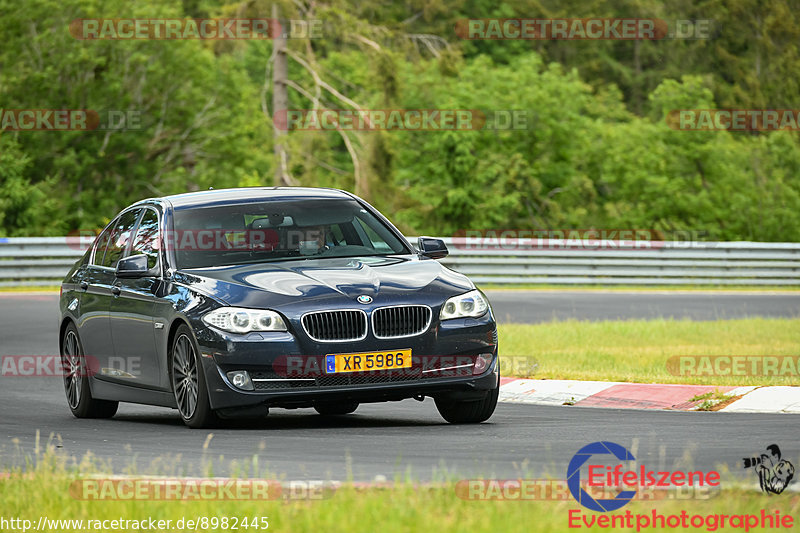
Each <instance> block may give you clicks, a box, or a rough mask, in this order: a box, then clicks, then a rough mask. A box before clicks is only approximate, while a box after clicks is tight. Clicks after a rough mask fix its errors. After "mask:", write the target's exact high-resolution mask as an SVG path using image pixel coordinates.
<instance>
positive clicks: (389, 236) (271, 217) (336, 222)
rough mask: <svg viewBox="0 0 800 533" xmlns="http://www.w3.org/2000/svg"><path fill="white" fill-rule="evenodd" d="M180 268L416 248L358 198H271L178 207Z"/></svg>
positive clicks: (174, 239)
mask: <svg viewBox="0 0 800 533" xmlns="http://www.w3.org/2000/svg"><path fill="white" fill-rule="evenodd" d="M174 230H175V231H174V232H172V234H170V235H167V238H169V239H171V240H172V243H171V246H172V248H173V249H174V250H175V255H176V259H177V262H178V268H208V267H215V266H224V265H235V264H244V263H262V262H269V261H286V260H303V259H317V258H322V257H359V256H375V255H393V254H404V253H410V251H409V250H408V248H407V246H406V245H405V244H404V243H403V242H402V241H401V240H400V239H398V238H397V237H396V236H395V234H394V233H393V232H392V231H391V230H390V229H389V228H388V227H386V225H385V224H384V223H383V222H381V221H380V220H378V219H377V218H376V217H375V216H374V215H372V213H370V212H369V211H367V210H366V209H365V208H363V207H362V206H361V205H360V204H359V203H358V202H356V201H355V200H344V199H341V200H339V199H325V200H321V199H315V200H270V201H263V202H258V203H242V204H230V205H224V206H213V207H203V208H184V209H176V210H175V213H174Z"/></svg>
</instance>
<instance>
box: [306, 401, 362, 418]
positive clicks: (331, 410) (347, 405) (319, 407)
mask: <svg viewBox="0 0 800 533" xmlns="http://www.w3.org/2000/svg"><path fill="white" fill-rule="evenodd" d="M314 409H315V410H316V411H317V412H318V413H319V414H321V415H324V416H337V415H349V414H350V413H352V412H355V410H356V409H358V402H341V403H319V404H316V405H314Z"/></svg>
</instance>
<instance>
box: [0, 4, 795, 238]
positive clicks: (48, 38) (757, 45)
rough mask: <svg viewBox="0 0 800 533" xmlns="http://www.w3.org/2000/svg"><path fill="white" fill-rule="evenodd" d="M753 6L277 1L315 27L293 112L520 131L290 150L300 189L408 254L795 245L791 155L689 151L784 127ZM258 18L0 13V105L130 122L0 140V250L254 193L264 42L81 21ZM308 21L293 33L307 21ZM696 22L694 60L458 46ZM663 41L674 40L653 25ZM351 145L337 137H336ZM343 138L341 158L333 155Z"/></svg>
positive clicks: (620, 45) (267, 48) (780, 142)
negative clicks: (739, 122) (737, 115)
mask: <svg viewBox="0 0 800 533" xmlns="http://www.w3.org/2000/svg"><path fill="white" fill-rule="evenodd" d="M764 4H765V3H763V2H757V1H756V0H737V1H736V2H733V3H730V2H724V3H723V2H720V1H719V0H702V1H700V2H693V1H689V0H671V1H670V2H668V3H666V4H664V3H661V2H656V1H655V0H624V1H622V2H618V1H614V2H611V1H609V0H591V1H589V2H585V1H582V2H577V1H575V0H567V1H563V0H559V1H558V2H556V1H554V0H504V1H501V2H499V3H498V2H489V1H487V0H436V1H435V2H430V1H425V0H411V1H409V2H405V3H388V4H375V3H372V4H370V3H364V2H351V1H348V0H324V1H322V2H315V3H312V4H308V7H306V5H305V3H300V2H289V1H288V0H283V1H281V2H279V6H280V9H281V11H282V14H283V16H284V17H286V18H294V19H300V18H311V19H321V20H322V21H323V23H324V26H323V32H324V35H323V37H322V38H320V39H290V40H289V49H290V51H291V53H292V54H293V55H294V56H297V57H302V58H303V61H304V62H305V64H302V63H301V62H299V61H297V60H296V59H294V58H292V59H290V61H289V78H290V79H291V80H292V82H293V83H295V84H296V85H297V87H300V88H304V91H300V90H297V88H296V87H291V88H290V91H289V98H290V107H291V108H293V109H309V108H311V107H313V105H314V103H313V102H312V100H311V99H310V98H309V96H313V97H315V98H318V99H319V102H318V104H319V106H320V107H324V108H334V109H336V108H346V109H349V108H350V107H351V105H350V103H349V102H346V101H345V100H344V99H343V98H342V97H340V96H338V95H336V94H334V93H332V92H331V91H328V90H324V89H321V88H318V87H317V86H316V81H315V77H314V75H313V74H312V73H311V72H310V70H313V71H314V72H315V73H316V75H317V76H319V79H321V80H322V81H323V82H325V83H327V84H329V85H330V86H332V87H334V88H335V89H336V91H338V92H339V93H340V94H341V95H342V96H346V97H347V98H348V99H350V100H352V101H354V102H356V103H357V104H358V105H359V106H361V107H362V108H364V109H393V108H398V109H469V110H479V111H480V112H482V113H484V114H485V115H486V116H487V117H488V118H489V122H490V124H491V123H492V122H493V120H494V119H496V118H497V116H498V115H499V114H502V113H503V112H506V111H508V112H510V111H513V110H516V111H521V112H523V113H524V114H525V118H526V120H527V124H526V125H525V127H523V128H521V129H498V128H494V127H491V126H487V127H486V128H484V129H480V130H478V131H380V132H354V131H349V132H343V133H341V134H340V133H338V132H335V131H328V132H313V131H294V132H290V133H289V134H288V135H287V136H286V139H287V141H286V146H287V148H288V154H289V155H288V156H289V171H290V173H291V176H292V178H293V179H294V180H295V181H296V182H297V183H298V184H301V185H309V186H330V187H339V188H344V189H349V190H355V188H356V183H355V169H356V165H355V162H354V160H353V155H352V153H351V151H354V152H355V154H356V158H357V162H358V168H359V172H360V176H361V178H360V179H361V180H362V183H361V187H362V190H363V191H365V196H367V199H368V200H369V201H371V202H372V203H373V204H374V205H376V206H377V207H378V208H380V209H382V210H385V211H386V212H387V214H389V215H390V216H391V217H392V219H393V220H395V221H396V222H397V223H398V224H399V225H400V226H401V229H403V230H404V231H406V232H409V233H417V234H421V233H427V234H439V235H448V234H452V233H454V232H456V231H458V230H463V229H483V228H519V229H534V228H539V229H541V228H591V227H598V228H610V229H626V228H628V229H656V230H698V231H704V232H706V235H707V237H708V238H710V239H726V240H737V239H741V240H766V241H770V240H772V241H792V240H800V181H798V177H797V175H796V169H797V168H800V145H799V144H798V137H797V134H796V133H792V132H769V133H762V134H750V133H728V132H684V131H677V130H674V129H671V128H670V127H668V125H667V123H666V121H665V117H666V115H667V114H668V113H669V112H670V111H671V110H675V109H689V108H713V107H733V108H794V109H798V108H800V90H798V83H800V82H798V81H797V80H798V76H797V74H798V72H800V55H798V53H797V50H798V49H797V46H796V43H797V39H798V35H799V34H798V32H800V29H799V28H800V24H798V21H797V16H798V15H797V10H796V9H792V8H791V5H790V3H789V2H787V1H784V0H780V1H776V2H770V3H766V5H764ZM271 8H272V2H268V1H267V0H253V1H250V2H239V1H234V0H184V1H183V2H174V3H164V2H160V1H157V0H142V1H138V2H135V3H130V2H125V1H123V0H108V1H100V0H63V1H57V0H30V1H28V2H16V1H13V0H0V23H2V25H0V27H2V32H3V47H2V48H0V107H2V108H3V109H32V108H41V109H94V110H98V111H101V112H104V111H108V110H122V111H133V112H135V113H136V114H137V115H138V116H139V117H140V118H141V126H140V127H136V128H129V129H124V130H119V131H109V130H102V129H101V130H98V131H91V132H85V131H72V132H47V131H42V132H11V131H6V132H2V135H0V150H1V151H0V163H1V164H0V233H1V234H2V235H43V234H49V235H54V234H63V233H66V232H67V231H70V230H74V229H79V228H96V227H98V226H101V225H103V224H104V223H105V222H106V221H107V220H108V219H109V217H111V216H113V215H114V214H115V213H116V212H117V211H118V210H119V209H121V208H122V207H124V206H125V205H127V204H128V203H130V202H132V201H135V200H137V199H140V198H143V197H147V196H154V195H163V194H171V193H177V192H183V191H186V190H198V189H204V188H208V187H209V186H214V187H217V188H219V187H230V186H256V185H271V184H272V183H273V173H274V167H275V165H274V156H273V131H272V121H271V115H272V112H273V111H274V110H272V109H271V108H272V87H271V84H270V83H269V80H270V72H271V70H270V69H271V63H270V57H271V55H272V43H271V42H270V41H257V40H254V41H200V40H171V41H159V40H94V41H89V40H79V39H75V38H74V37H73V36H72V35H70V32H69V24H70V22H71V21H73V20H75V19H78V18H99V17H140V18H149V19H154V18H183V17H270V16H271ZM303 10H306V11H303ZM590 16H593V17H639V18H661V19H664V20H666V21H668V22H669V23H670V24H672V23H674V21H675V20H676V19H682V20H686V19H712V20H713V23H712V25H711V28H712V29H711V33H710V38H708V39H688V40H687V39H684V40H681V39H664V40H661V41H652V42H651V41H636V42H633V41H520V40H515V41H466V40H461V39H459V38H458V36H456V35H455V31H454V26H455V23H456V22H457V21H458V20H460V19H464V18H489V17H509V18H513V17H527V18H533V17H540V18H541V17H567V18H570V17H571V18H579V17H590ZM671 27H672V26H671ZM343 135H344V136H346V138H345V137H343ZM345 140H347V141H349V143H350V145H351V149H348V145H347V143H346V142H345Z"/></svg>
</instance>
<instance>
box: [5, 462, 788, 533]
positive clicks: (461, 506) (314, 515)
mask: <svg viewBox="0 0 800 533" xmlns="http://www.w3.org/2000/svg"><path fill="white" fill-rule="evenodd" d="M98 473H99V470H98V469H97V467H96V466H94V465H93V464H92V461H90V460H87V459H84V461H83V462H82V463H81V464H80V465H73V466H71V467H66V466H65V463H64V461H62V460H60V459H59V458H58V457H57V456H55V455H53V454H45V456H44V457H43V458H41V459H40V460H38V461H37V462H36V466H33V465H29V467H28V468H27V469H26V471H25V472H22V471H19V470H18V471H14V472H12V475H11V477H10V478H8V479H5V480H3V479H0V509H1V512H0V516H2V517H4V518H6V519H7V518H11V517H16V518H24V519H28V520H31V521H32V522H33V523H34V524H36V523H38V520H39V517H42V516H44V517H47V518H48V519H50V520H53V519H62V520H67V519H82V520H114V519H120V518H122V519H127V520H142V519H147V518H154V519H156V520H171V521H172V522H173V524H175V523H176V522H177V521H178V520H180V519H181V518H186V519H195V518H197V517H206V518H209V519H211V518H213V517H217V518H222V517H236V518H238V519H239V520H241V519H242V518H243V517H247V518H248V519H249V520H252V519H253V518H260V517H266V518H267V522H268V524H269V528H268V529H269V530H271V531H291V532H296V533H304V532H309V533H311V532H313V533H318V532H325V533H336V532H347V533H358V532H369V533H373V532H376V531H381V532H388V533H394V532H397V533H399V532H417V531H418V532H425V533H427V532H431V531H434V532H437V533H448V532H459V533H461V532H464V531H468V532H476V533H477V532H484V531H501V532H504V533H508V532H517V531H519V532H525V533H529V532H531V531H537V532H550V531H568V527H567V526H568V519H569V514H568V513H569V512H570V511H573V512H575V511H580V513H581V514H582V515H583V516H585V517H586V518H587V519H591V518H592V517H595V518H597V517H599V516H601V514H598V513H593V512H591V511H588V510H586V509H583V508H581V507H580V506H579V505H578V504H577V503H576V502H575V501H573V500H571V499H569V497H566V500H563V499H562V500H561V501H530V500H527V501H483V500H467V499H462V498H461V497H459V496H458V495H457V493H456V490H455V480H453V481H449V482H442V483H438V484H436V485H433V486H431V485H421V484H414V483H411V482H408V481H401V482H397V483H394V484H389V485H390V486H388V487H386V488H369V489H364V488H358V487H354V486H352V485H350V484H345V485H344V486H342V487H341V488H339V489H338V490H336V491H335V492H334V493H333V494H331V495H329V496H328V497H327V498H326V499H320V500H314V501H282V500H266V501H264V500H255V501H254V500H237V501H231V500H226V501H220V500H200V501H188V500H173V501H164V500H161V501H154V500H141V499H140V500H125V501H122V500H100V501H90V500H81V499H75V498H74V497H73V495H72V494H71V493H70V485H71V483H72V482H74V481H76V480H79V479H82V476H86V475H87V474H95V475H97V474H98ZM723 486H724V484H723ZM462 494H463V493H462ZM762 509H765V510H766V511H767V512H769V513H773V514H774V512H775V511H779V512H780V513H781V515H782V516H784V515H790V516H793V517H794V518H795V519H797V514H798V511H800V495H798V494H797V493H785V494H783V495H780V496H773V497H768V496H766V495H762V494H761V493H759V492H757V491H752V490H744V489H736V488H730V489H725V490H724V491H723V492H722V494H721V495H720V496H717V497H712V498H709V499H698V500H683V499H665V500H656V501H634V502H631V503H630V504H628V505H626V506H625V507H624V508H623V509H621V510H620V511H618V512H617V513H615V514H622V513H624V512H625V511H630V512H632V513H640V514H648V515H649V513H652V512H653V511H654V510H655V511H657V512H658V513H660V514H663V515H668V514H680V513H681V511H684V510H685V511H686V512H687V513H689V514H699V515H707V514H714V513H716V514H720V513H724V514H727V515H734V514H736V515H741V514H744V513H750V514H756V515H759V514H760V512H761V510H762ZM606 516H608V515H606ZM582 529H583V528H582ZM593 529H594V530H596V529H597V528H593ZM184 530H185V529H176V528H175V526H174V525H173V526H172V527H171V529H170V531H184ZM200 530H201V531H203V529H200ZM634 530H635V529H634ZM728 530H730V529H728V528H721V529H718V531H728ZM60 531H77V529H75V528H70V527H66V528H62V529H60ZM206 531H223V529H211V528H209V529H206ZM229 531H230V530H229ZM239 531H263V529H259V530H255V529H242V528H240V529H239ZM643 531H648V530H643ZM649 531H657V529H650V530H649Z"/></svg>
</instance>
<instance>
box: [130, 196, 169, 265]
mask: <svg viewBox="0 0 800 533" xmlns="http://www.w3.org/2000/svg"><path fill="white" fill-rule="evenodd" d="M160 246H161V240H160V235H159V231H158V213H156V212H155V210H153V209H145V210H144V214H143V215H142V220H141V222H139V228H138V229H137V230H136V237H134V239H133V246H132V247H131V253H130V255H139V254H144V255H146V256H147V268H154V267H155V266H156V265H157V264H158V251H159V249H160Z"/></svg>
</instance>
